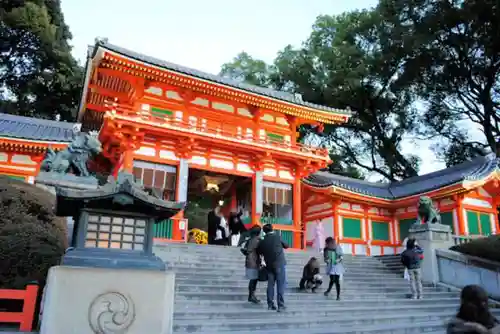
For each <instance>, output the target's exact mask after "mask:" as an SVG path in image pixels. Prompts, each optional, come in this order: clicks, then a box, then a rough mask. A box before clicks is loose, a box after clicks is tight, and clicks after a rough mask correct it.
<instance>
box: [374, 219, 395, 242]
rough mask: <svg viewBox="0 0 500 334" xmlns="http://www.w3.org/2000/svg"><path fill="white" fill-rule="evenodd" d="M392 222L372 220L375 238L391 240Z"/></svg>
mask: <svg viewBox="0 0 500 334" xmlns="http://www.w3.org/2000/svg"><path fill="white" fill-rule="evenodd" d="M390 227H391V226H390V224H389V223H387V222H376V221H372V234H373V240H382V241H390V240H391V233H390Z"/></svg>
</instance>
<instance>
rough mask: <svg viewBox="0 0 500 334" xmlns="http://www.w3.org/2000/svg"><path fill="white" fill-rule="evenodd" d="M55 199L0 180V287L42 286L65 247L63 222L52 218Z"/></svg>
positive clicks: (28, 186)
mask: <svg viewBox="0 0 500 334" xmlns="http://www.w3.org/2000/svg"><path fill="white" fill-rule="evenodd" d="M54 204H55V196H54V195H52V194H51V193H49V192H47V191H46V190H43V189H40V188H38V187H36V186H34V185H31V184H28V183H25V182H22V181H18V180H13V179H11V178H8V177H6V176H0V287H2V288H23V287H24V286H25V285H26V284H27V283H29V282H32V281H37V282H39V283H41V285H43V284H44V282H45V278H46V276H47V271H48V270H49V268H50V267H52V266H54V265H57V264H58V263H59V261H60V259H61V256H62V255H63V254H64V251H65V249H66V247H67V236H66V219H65V218H61V217H56V216H55V215H54V211H53V207H54Z"/></svg>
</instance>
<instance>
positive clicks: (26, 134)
mask: <svg viewBox="0 0 500 334" xmlns="http://www.w3.org/2000/svg"><path fill="white" fill-rule="evenodd" d="M74 126H75V123H68V122H58V121H51V120H46V119H38V118H31V117H24V116H16V115H10V114H3V113H0V137H11V138H19V139H30V140H38V141H51V142H71V140H72V139H73V127H74Z"/></svg>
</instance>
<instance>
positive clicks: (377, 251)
mask: <svg viewBox="0 0 500 334" xmlns="http://www.w3.org/2000/svg"><path fill="white" fill-rule="evenodd" d="M371 255H372V256H376V255H382V247H381V246H372V251H371Z"/></svg>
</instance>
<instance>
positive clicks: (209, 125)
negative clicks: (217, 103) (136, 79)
mask: <svg viewBox="0 0 500 334" xmlns="http://www.w3.org/2000/svg"><path fill="white" fill-rule="evenodd" d="M110 109H114V110H115V112H116V113H117V114H118V115H123V116H127V117H132V118H135V119H137V120H138V121H141V120H142V121H149V122H154V123H157V124H161V126H167V127H170V128H172V129H176V128H177V129H183V130H189V132H194V133H197V134H200V135H205V136H210V137H215V138H220V139H230V140H235V139H236V140H238V141H240V142H241V141H243V142H245V143H249V144H257V145H264V146H267V147H270V148H278V149H282V150H287V151H292V152H297V153H303V154H311V155H316V156H320V157H324V158H327V157H328V156H329V155H328V150H327V149H324V148H316V147H311V146H307V145H303V144H300V143H293V144H292V143H291V142H289V141H286V140H278V139H273V138H272V137H269V136H267V135H265V136H261V135H260V134H259V133H251V134H250V133H244V131H243V130H245V129H242V132H241V133H238V132H237V130H236V128H237V125H234V124H228V123H225V122H217V121H214V120H206V123H203V122H200V120H196V121H193V122H189V121H185V120H183V119H179V118H176V117H175V115H172V116H165V115H160V114H158V113H154V112H149V111H131V110H130V109H128V108H124V107H121V106H112V107H111V106H110ZM291 135H294V134H291Z"/></svg>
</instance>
